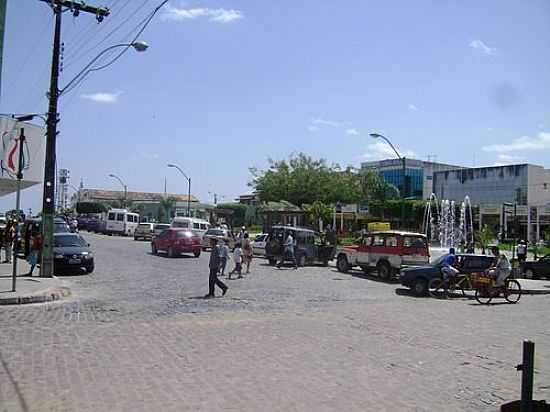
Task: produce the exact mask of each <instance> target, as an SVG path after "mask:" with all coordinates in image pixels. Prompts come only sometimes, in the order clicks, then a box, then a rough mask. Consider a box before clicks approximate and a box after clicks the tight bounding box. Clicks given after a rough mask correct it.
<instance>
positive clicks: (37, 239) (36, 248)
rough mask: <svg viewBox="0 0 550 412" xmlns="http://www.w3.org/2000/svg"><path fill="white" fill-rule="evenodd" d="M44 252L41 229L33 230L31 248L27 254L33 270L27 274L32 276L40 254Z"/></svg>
mask: <svg viewBox="0 0 550 412" xmlns="http://www.w3.org/2000/svg"><path fill="white" fill-rule="evenodd" d="M41 253H42V235H41V234H40V232H39V231H33V234H32V236H31V249H30V252H29V254H28V255H27V263H28V264H29V265H31V270H30V271H29V273H27V276H32V272H34V268H35V267H36V265H37V264H38V260H39V258H40V254H41Z"/></svg>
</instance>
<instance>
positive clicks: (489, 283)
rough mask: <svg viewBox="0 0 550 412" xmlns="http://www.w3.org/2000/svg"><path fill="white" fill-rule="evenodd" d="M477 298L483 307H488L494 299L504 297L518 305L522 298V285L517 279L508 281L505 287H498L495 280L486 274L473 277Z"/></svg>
mask: <svg viewBox="0 0 550 412" xmlns="http://www.w3.org/2000/svg"><path fill="white" fill-rule="evenodd" d="M472 287H473V288H474V289H475V298H476V300H477V301H478V302H479V303H480V304H482V305H488V304H489V303H491V301H492V300H493V299H494V298H499V297H503V298H504V299H506V301H507V302H509V303H517V302H518V301H519V300H520V298H521V285H520V283H519V282H518V281H517V280H515V279H506V280H505V282H504V286H496V284H495V281H494V279H493V278H491V277H489V276H487V275H486V274H485V273H478V274H475V275H473V276H472Z"/></svg>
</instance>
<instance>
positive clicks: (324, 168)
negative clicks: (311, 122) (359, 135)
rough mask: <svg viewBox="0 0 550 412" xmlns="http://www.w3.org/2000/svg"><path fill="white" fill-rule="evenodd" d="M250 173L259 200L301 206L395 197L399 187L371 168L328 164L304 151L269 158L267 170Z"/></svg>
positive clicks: (392, 198) (382, 199) (397, 196)
mask: <svg viewBox="0 0 550 412" xmlns="http://www.w3.org/2000/svg"><path fill="white" fill-rule="evenodd" d="M250 172H251V173H252V177H253V178H252V181H251V182H250V183H249V185H250V186H252V187H253V188H254V189H255V190H256V192H257V193H258V196H259V198H260V200H261V201H263V202H268V201H279V200H287V201H289V202H290V203H293V204H295V205H297V206H301V205H304V204H308V205H312V204H313V203H314V202H315V201H320V202H322V203H324V204H327V205H328V204H334V203H337V202H341V203H357V202H361V201H369V202H371V201H381V202H384V201H386V200H394V199H398V198H399V190H398V189H397V188H396V187H395V186H393V185H391V184H388V183H386V182H385V181H384V180H383V179H382V178H381V177H380V176H379V175H378V173H376V172H374V171H370V170H369V171H360V172H357V171H355V170H354V169H352V168H351V167H347V168H345V169H342V168H341V167H340V166H339V165H338V164H332V165H329V164H327V162H326V161H325V160H324V159H319V160H315V159H313V158H312V157H310V156H308V155H306V154H304V153H299V154H298V155H296V156H291V157H290V158H289V160H273V159H269V168H268V169H267V170H259V169H257V168H251V169H250Z"/></svg>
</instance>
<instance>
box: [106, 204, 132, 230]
mask: <svg viewBox="0 0 550 412" xmlns="http://www.w3.org/2000/svg"><path fill="white" fill-rule="evenodd" d="M138 224H139V215H138V214H137V213H132V212H129V211H128V209H109V211H108V212H107V220H106V225H105V233H107V234H108V235H113V234H116V235H122V236H134V231H135V230H136V227H137V226H138Z"/></svg>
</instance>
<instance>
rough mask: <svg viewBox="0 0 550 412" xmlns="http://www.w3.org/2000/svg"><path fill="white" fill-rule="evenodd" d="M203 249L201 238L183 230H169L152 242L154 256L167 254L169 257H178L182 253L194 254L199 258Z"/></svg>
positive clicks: (154, 238)
mask: <svg viewBox="0 0 550 412" xmlns="http://www.w3.org/2000/svg"><path fill="white" fill-rule="evenodd" d="M201 249H202V244H201V238H200V236H199V235H197V234H195V233H193V232H191V231H190V230H188V229H183V228H170V229H167V230H165V231H163V232H162V233H161V234H160V235H158V236H155V237H153V240H152V241H151V251H152V252H153V255H156V254H158V252H166V253H167V254H168V256H169V257H176V256H179V255H180V254H182V253H193V255H194V256H195V257H199V256H200V254H201Z"/></svg>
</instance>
